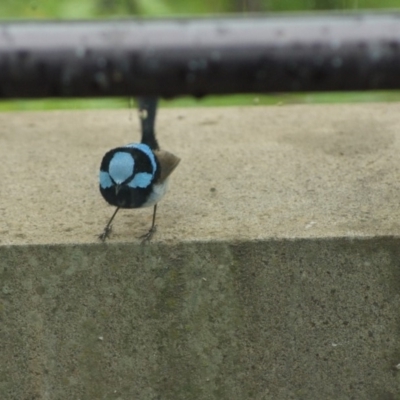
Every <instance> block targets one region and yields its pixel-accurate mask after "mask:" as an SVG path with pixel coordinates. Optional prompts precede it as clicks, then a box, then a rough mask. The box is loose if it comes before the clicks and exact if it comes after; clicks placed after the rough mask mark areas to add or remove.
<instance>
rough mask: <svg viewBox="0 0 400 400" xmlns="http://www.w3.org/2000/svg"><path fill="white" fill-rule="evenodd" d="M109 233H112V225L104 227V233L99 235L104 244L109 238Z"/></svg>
mask: <svg viewBox="0 0 400 400" xmlns="http://www.w3.org/2000/svg"><path fill="white" fill-rule="evenodd" d="M111 231H112V225H110V226H106V227H105V228H104V231H103V232H102V233H101V234H100V235H99V239H100V240H101V241H102V242H105V241H106V239H107V238H108V237H110V233H111Z"/></svg>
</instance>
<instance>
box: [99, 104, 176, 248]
mask: <svg viewBox="0 0 400 400" xmlns="http://www.w3.org/2000/svg"><path fill="white" fill-rule="evenodd" d="M138 102H139V112H140V115H141V127H142V141H141V143H131V144H128V145H126V146H122V147H117V148H115V149H112V150H110V151H108V152H107V153H106V154H105V155H104V157H103V160H102V161H101V165H100V174H99V180H100V193H101V194H102V196H103V197H104V199H105V200H106V201H107V202H108V203H109V204H111V205H113V206H116V207H117V209H116V210H115V212H114V214H113V215H112V217H111V218H110V220H109V222H108V224H107V225H106V227H105V228H104V231H103V233H102V234H101V235H100V236H99V238H100V239H101V240H102V241H105V240H106V239H107V237H108V236H109V234H110V232H111V223H112V221H113V219H114V217H115V215H116V214H117V212H118V210H119V209H120V208H140V207H150V206H154V208H153V222H152V225H151V228H150V230H149V231H148V232H147V233H146V234H145V235H143V236H141V238H143V241H146V240H150V239H151V238H152V236H153V234H154V232H155V230H156V225H155V220H156V212H157V203H158V202H159V201H160V200H161V198H162V197H163V196H164V195H165V193H166V191H167V185H168V177H169V175H170V174H171V173H172V171H173V170H174V169H175V168H176V166H177V165H178V164H179V161H180V159H179V158H178V157H176V156H174V155H173V154H171V153H169V152H167V151H164V150H160V149H159V146H158V143H157V139H156V137H155V131H154V122H155V116H156V110H157V98H154V97H143V98H139V99H138Z"/></svg>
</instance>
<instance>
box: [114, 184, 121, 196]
mask: <svg viewBox="0 0 400 400" xmlns="http://www.w3.org/2000/svg"><path fill="white" fill-rule="evenodd" d="M120 190H121V185H115V195H116V196H118V193H119V191H120Z"/></svg>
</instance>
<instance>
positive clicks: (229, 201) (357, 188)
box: [0, 104, 400, 400]
mask: <svg viewBox="0 0 400 400" xmlns="http://www.w3.org/2000/svg"><path fill="white" fill-rule="evenodd" d="M398 111H399V106H398V105H388V104H384V105H374V104H371V105H357V106H350V105H346V106H309V107H307V106H302V107H300V106H292V107H271V108H263V107H254V108H227V109H224V108H218V109H208V108H206V109H195V110H192V109H185V110H161V112H160V118H159V120H158V131H159V138H160V142H161V144H162V145H163V146H164V147H165V148H166V149H168V150H170V151H174V152H175V153H176V154H177V155H179V156H181V157H182V163H181V165H180V166H179V168H178V169H177V171H176V173H174V175H173V177H172V179H171V187H170V193H169V194H168V195H167V196H166V198H165V199H164V200H163V201H162V202H161V203H160V207H159V216H158V217H159V218H158V232H157V233H156V236H155V238H154V241H153V242H152V243H150V244H148V245H145V246H142V245H140V242H139V241H138V239H137V236H140V234H142V233H144V232H145V231H146V229H147V228H148V226H149V224H150V222H151V210H150V209H147V210H140V211H137V210H132V211H123V212H122V213H121V215H118V216H117V219H116V221H115V224H114V233H113V236H112V237H111V239H110V241H109V242H107V243H105V244H103V243H98V242H97V239H96V234H98V233H100V232H101V231H102V229H103V227H104V224H105V223H106V222H107V218H108V217H109V216H110V214H111V212H112V208H111V207H109V206H107V205H106V204H105V202H104V201H103V200H102V198H101V196H100V194H99V193H98V188H97V176H96V174H97V168H98V165H99V162H100V160H101V156H102V155H103V153H104V152H105V151H106V150H108V149H109V148H111V147H115V146H117V145H119V144H124V143H128V142H130V141H134V140H135V139H137V138H138V124H137V121H136V118H135V116H130V114H129V112H128V111H115V112H111V111H110V112H108V111H107V112H49V113H10V114H0V157H1V158H0V159H1V160H2V162H1V163H0V176H1V180H2V182H1V202H0V234H1V236H0V240H1V243H0V348H1V350H0V399H6V400H9V399H18V400H20V399H24V400H25V399H26V400H33V399H51V400H52V399H68V400H70V399H81V400H84V399H88V400H89V399H90V400H92V399H119V400H123V399H124V400H125V399H129V400H130V399H171V400H172V399H173V400H178V399H184V400H187V399H307V400H309V399H378V400H381V399H382V400H395V399H399V398H400V375H399V372H398V370H397V369H396V368H395V366H396V365H397V364H399V363H400V341H399V340H400V337H399V336H400V325H399V323H400V315H399V309H400V307H399V306H400V304H399V303H400V268H399V264H400V257H399V256H400V240H399V237H398V235H399V230H400V225H399V221H400V210H399V206H398V204H399V199H400V185H399V183H398V176H399V174H398V172H399V167H400V161H399V157H398V154H399V146H400V140H399V139H400V113H399V112H398Z"/></svg>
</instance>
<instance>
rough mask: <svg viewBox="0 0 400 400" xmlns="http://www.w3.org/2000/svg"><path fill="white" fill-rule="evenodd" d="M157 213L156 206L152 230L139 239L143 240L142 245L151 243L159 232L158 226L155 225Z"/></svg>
mask: <svg viewBox="0 0 400 400" xmlns="http://www.w3.org/2000/svg"><path fill="white" fill-rule="evenodd" d="M156 212H157V204H156V205H155V206H154V209H153V222H152V224H151V228H150V229H149V231H148V232H147V233H146V234H144V235H142V236H140V237H139V239H142V244H144V243H146V242H149V241H150V240H151V238H152V237H153V235H154V234H155V233H156V230H157V225H156V224H155V223H156Z"/></svg>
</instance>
